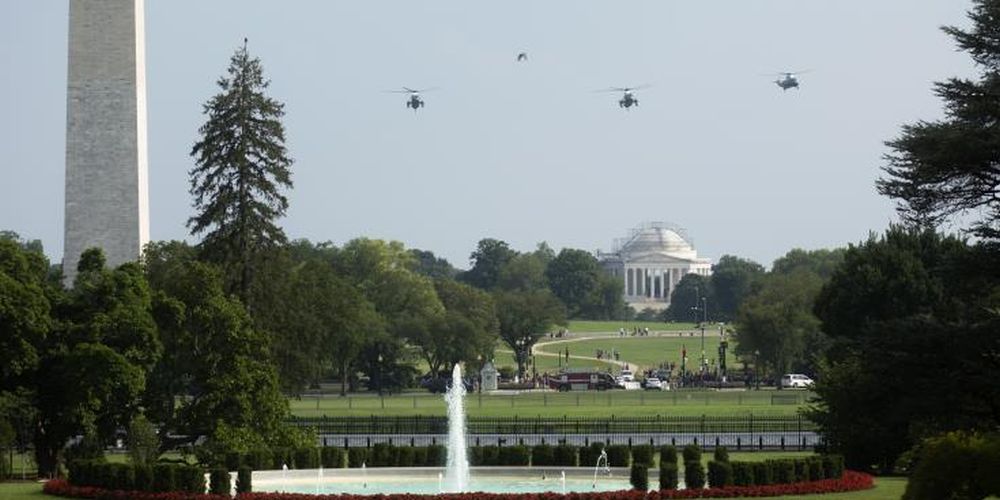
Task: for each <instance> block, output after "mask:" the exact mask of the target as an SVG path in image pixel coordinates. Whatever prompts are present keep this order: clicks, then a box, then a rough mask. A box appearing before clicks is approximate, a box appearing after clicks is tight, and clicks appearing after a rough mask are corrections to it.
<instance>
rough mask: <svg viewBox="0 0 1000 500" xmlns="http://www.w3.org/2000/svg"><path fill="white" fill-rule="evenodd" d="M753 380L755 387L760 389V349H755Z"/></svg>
mask: <svg viewBox="0 0 1000 500" xmlns="http://www.w3.org/2000/svg"><path fill="white" fill-rule="evenodd" d="M753 381H754V388H755V389H760V349H754V351H753Z"/></svg>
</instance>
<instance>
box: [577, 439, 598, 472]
mask: <svg viewBox="0 0 1000 500" xmlns="http://www.w3.org/2000/svg"><path fill="white" fill-rule="evenodd" d="M603 449H604V443H602V442H600V441H597V442H593V443H590V446H583V447H581V448H580V450H579V452H580V467H593V466H595V465H597V459H598V457H600V456H601V450H603Z"/></svg>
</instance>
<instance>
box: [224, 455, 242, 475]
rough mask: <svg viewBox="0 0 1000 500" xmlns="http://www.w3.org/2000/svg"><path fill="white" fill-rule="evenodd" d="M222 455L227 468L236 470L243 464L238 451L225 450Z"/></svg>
mask: <svg viewBox="0 0 1000 500" xmlns="http://www.w3.org/2000/svg"><path fill="white" fill-rule="evenodd" d="M224 456H225V463H226V469H227V470H231V471H236V469H239V468H240V466H241V465H243V460H244V457H243V456H242V455H240V453H239V452H238V451H227V452H226V453H225V454H224Z"/></svg>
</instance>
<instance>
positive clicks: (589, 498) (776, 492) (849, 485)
mask: <svg viewBox="0 0 1000 500" xmlns="http://www.w3.org/2000/svg"><path fill="white" fill-rule="evenodd" d="M873 486H874V478H873V477H872V476H870V475H868V474H864V473H861V472H855V471H845V472H844V475H843V477H841V478H839V479H824V480H820V481H809V482H800V483H793V484H775V485H769V486H728V487H725V488H708V489H685V490H659V491H650V492H646V491H641V490H623V491H609V492H581V493H574V494H573V498H574V499H576V500H612V499H615V500H658V499H668V498H706V497H715V498H722V497H763V496H782V495H807V494H823V493H840V492H847V491H859V490H864V489H869V488H872V487H873ZM42 489H43V491H44V492H45V494H48V495H56V496H61V497H70V498H101V499H104V500H229V497H228V496H222V495H204V494H193V493H148V492H136V491H105V490H102V489H99V488H93V487H87V486H73V485H71V484H69V483H68V482H66V481H64V480H60V479H56V480H52V481H48V482H46V483H45V485H44V486H43V488H42ZM302 498H304V496H303V495H301V494H296V493H244V494H243V495H241V496H240V499H241V500H301V499H302ZM309 498H310V499H311V500H343V499H344V498H346V496H342V495H315V496H312V495H310V496H309ZM351 498H356V497H351ZM357 498H361V497H357ZM379 498H381V499H382V500H412V499H413V498H414V496H413V495H410V494H398V495H381V496H380V497H379ZM421 498H423V499H426V500H545V499H550V498H552V494H551V493H510V494H503V493H455V494H439V495H427V496H421Z"/></svg>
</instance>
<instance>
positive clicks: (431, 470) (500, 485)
mask: <svg viewBox="0 0 1000 500" xmlns="http://www.w3.org/2000/svg"><path fill="white" fill-rule="evenodd" d="M563 471H565V472H566V489H565V491H566V492H567V493H570V492H584V491H617V490H627V489H630V488H631V485H630V484H629V480H628V475H629V471H628V469H627V468H620V467H614V468H612V469H611V475H610V476H608V475H605V474H603V473H602V474H601V475H600V476H598V478H597V483H596V487H595V486H594V469H593V467H559V466H552V467H472V468H471V479H470V483H469V485H468V487H467V488H466V491H471V492H474V491H485V492H491V493H538V492H546V491H548V492H553V493H562V492H563V484H562V483H563V481H562V477H561V472H563ZM439 474H441V475H443V474H445V468H444V467H386V468H377V467H369V468H367V469H364V470H362V469H323V472H322V476H320V473H319V470H318V469H304V470H289V471H280V470H276V471H254V473H253V489H254V491H260V492H287V493H311V494H324V495H327V494H338V493H351V494H362V495H365V494H370V495H375V494H379V493H417V494H428V495H433V494H437V493H441V491H442V484H441V480H440V479H439ZM444 489H445V490H446V489H447V488H446V487H445V488H444Z"/></svg>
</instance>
